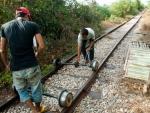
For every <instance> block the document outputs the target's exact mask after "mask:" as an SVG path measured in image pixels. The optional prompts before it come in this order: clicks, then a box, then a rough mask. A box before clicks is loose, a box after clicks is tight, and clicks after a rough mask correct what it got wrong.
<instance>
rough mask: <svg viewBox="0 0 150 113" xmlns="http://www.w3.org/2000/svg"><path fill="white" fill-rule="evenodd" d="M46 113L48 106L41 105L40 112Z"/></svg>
mask: <svg viewBox="0 0 150 113" xmlns="http://www.w3.org/2000/svg"><path fill="white" fill-rule="evenodd" d="M46 111H48V108H47V107H46V106H43V105H41V106H40V112H41V113H44V112H46Z"/></svg>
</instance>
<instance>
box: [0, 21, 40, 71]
mask: <svg viewBox="0 0 150 113" xmlns="http://www.w3.org/2000/svg"><path fill="white" fill-rule="evenodd" d="M37 33H40V31H39V26H38V25H37V24H36V23H34V22H31V21H27V20H23V19H19V20H17V19H15V20H12V21H10V22H7V23H6V24H4V25H2V27H1V36H2V37H3V38H6V39H7V41H8V44H9V48H10V53H11V65H10V67H11V70H12V71H18V70H22V69H25V68H29V67H33V66H36V65H38V62H37V60H36V57H35V55H34V50H33V37H34V35H35V34H37Z"/></svg>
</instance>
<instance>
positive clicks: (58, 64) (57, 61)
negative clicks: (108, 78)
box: [53, 58, 99, 71]
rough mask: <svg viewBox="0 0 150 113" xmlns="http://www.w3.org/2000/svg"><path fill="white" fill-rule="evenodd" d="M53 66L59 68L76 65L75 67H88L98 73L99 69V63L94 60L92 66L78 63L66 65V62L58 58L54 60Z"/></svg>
mask: <svg viewBox="0 0 150 113" xmlns="http://www.w3.org/2000/svg"><path fill="white" fill-rule="evenodd" d="M53 64H54V66H55V67H59V66H61V65H74V66H75V67H78V66H88V67H91V68H92V71H96V70H97V69H98V67H99V62H98V61H97V60H93V61H92V62H91V64H89V65H88V64H81V63H78V62H70V63H65V62H62V61H61V59H59V58H57V59H54V60H53Z"/></svg>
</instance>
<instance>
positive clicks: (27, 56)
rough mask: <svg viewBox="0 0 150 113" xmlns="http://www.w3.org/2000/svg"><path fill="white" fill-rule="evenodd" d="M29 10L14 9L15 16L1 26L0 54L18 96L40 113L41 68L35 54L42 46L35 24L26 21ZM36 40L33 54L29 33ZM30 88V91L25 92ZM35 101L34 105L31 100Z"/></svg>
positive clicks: (31, 38) (43, 45) (41, 49)
mask: <svg viewBox="0 0 150 113" xmlns="http://www.w3.org/2000/svg"><path fill="white" fill-rule="evenodd" d="M29 18H30V12H29V10H28V9H27V8H25V7H20V8H18V9H17V10H16V19H14V20H12V21H9V22H7V23H5V24H3V25H2V27H1V44H0V45H1V47H0V52H1V57H2V61H3V63H4V66H5V68H6V70H9V69H10V70H11V71H12V75H13V84H14V86H15V88H16V90H17V92H18V94H19V96H20V100H21V102H25V103H26V104H27V105H28V107H30V108H31V110H32V113H40V110H41V106H40V103H41V101H42V87H41V70H40V68H39V65H38V61H37V59H36V56H37V55H38V54H40V53H42V51H43V50H44V48H45V44H44V41H43V38H42V36H41V34H40V30H39V26H38V25H37V24H36V23H34V22H31V21H29ZM34 36H35V38H36V41H37V43H38V49H37V52H36V55H35V54H34V50H33V37H34ZM7 45H9V48H10V54H11V58H10V64H9V61H8V57H7ZM28 87H30V88H31V94H30V93H29V92H28ZM33 102H34V103H35V106H34V104H33Z"/></svg>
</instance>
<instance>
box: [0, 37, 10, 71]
mask: <svg viewBox="0 0 150 113" xmlns="http://www.w3.org/2000/svg"><path fill="white" fill-rule="evenodd" d="M0 53H1V59H2V62H3V64H4V66H5V68H6V69H8V68H9V62H8V53H7V40H6V39H5V38H3V37H1V41H0Z"/></svg>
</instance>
